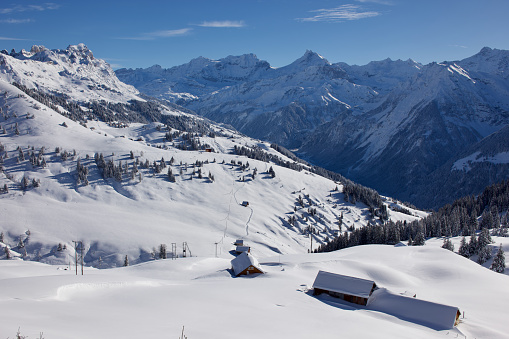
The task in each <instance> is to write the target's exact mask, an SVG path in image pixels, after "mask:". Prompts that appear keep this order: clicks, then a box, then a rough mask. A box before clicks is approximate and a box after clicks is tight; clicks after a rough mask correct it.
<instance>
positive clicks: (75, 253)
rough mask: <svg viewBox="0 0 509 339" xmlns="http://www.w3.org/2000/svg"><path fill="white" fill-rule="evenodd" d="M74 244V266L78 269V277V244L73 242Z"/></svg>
mask: <svg viewBox="0 0 509 339" xmlns="http://www.w3.org/2000/svg"><path fill="white" fill-rule="evenodd" d="M72 242H73V243H74V266H75V267H76V275H78V242H77V241H75V240H73V241H72Z"/></svg>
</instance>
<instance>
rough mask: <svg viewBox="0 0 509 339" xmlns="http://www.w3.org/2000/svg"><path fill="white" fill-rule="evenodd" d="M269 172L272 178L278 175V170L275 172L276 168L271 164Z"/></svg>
mask: <svg viewBox="0 0 509 339" xmlns="http://www.w3.org/2000/svg"><path fill="white" fill-rule="evenodd" d="M268 173H269V174H270V176H271V178H275V177H276V172H274V169H273V168H272V166H270V168H269V172H268Z"/></svg>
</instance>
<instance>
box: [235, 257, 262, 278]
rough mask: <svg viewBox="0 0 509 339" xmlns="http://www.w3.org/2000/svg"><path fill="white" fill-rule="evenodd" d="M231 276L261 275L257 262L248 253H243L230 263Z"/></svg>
mask: <svg viewBox="0 0 509 339" xmlns="http://www.w3.org/2000/svg"><path fill="white" fill-rule="evenodd" d="M231 264H232V271H233V274H234V275H235V276H236V277H238V276H239V275H249V274H254V273H263V270H262V268H261V267H260V264H259V263H258V260H256V258H255V257H253V256H252V255H251V254H249V253H248V252H243V253H242V254H240V255H239V256H238V257H236V258H235V259H233V260H232V261H231Z"/></svg>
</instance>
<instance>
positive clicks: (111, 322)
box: [0, 245, 509, 338]
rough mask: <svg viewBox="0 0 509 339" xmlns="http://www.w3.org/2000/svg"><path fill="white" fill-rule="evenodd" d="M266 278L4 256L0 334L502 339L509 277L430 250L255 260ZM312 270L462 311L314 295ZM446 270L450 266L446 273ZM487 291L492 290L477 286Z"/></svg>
mask: <svg viewBox="0 0 509 339" xmlns="http://www.w3.org/2000/svg"><path fill="white" fill-rule="evenodd" d="M259 259H260V263H261V265H262V268H263V269H264V271H265V272H266V274H264V275H253V276H250V277H241V278H232V276H231V274H230V272H229V271H228V269H229V268H230V262H229V260H228V259H221V258H204V257H200V258H185V259H184V258H180V259H177V260H168V259H167V260H159V261H154V262H148V263H142V264H139V265H135V266H130V267H127V268H116V269H107V270H96V269H93V268H86V270H85V275H84V276H80V275H79V276H75V275H74V271H65V270H61V269H59V268H62V267H61V266H47V265H44V264H40V263H33V262H24V261H19V260H11V261H0V266H1V267H2V268H1V270H0V272H1V273H0V299H1V300H2V304H3V305H4V307H2V308H1V310H0V317H1V318H2V319H3V323H4V324H8V326H2V328H1V329H0V337H7V336H12V335H13V334H14V333H15V332H16V330H17V328H18V327H20V328H21V332H22V334H23V335H28V336H29V337H36V336H38V335H39V333H40V332H44V337H45V338H68V337H69V336H70V335H71V336H72V337H73V338H90V337H104V336H112V337H122V338H139V337H146V336H152V337H172V336H175V337H176V336H178V335H179V334H180V333H181V330H182V326H185V334H186V335H187V336H188V337H189V338H200V337H222V338H235V337H238V336H239V334H240V333H241V334H242V336H244V337H247V338H259V337H295V338H304V337H309V336H318V337H324V338H330V337H336V336H337V335H341V336H344V337H347V338H354V337H355V338H373V336H376V337H378V338H455V337H456V335H458V337H459V338H465V337H467V338H471V337H477V338H505V336H506V333H507V331H508V330H509V328H508V327H507V324H506V323H505V322H504V314H505V313H504V307H505V306H504V305H507V303H508V302H509V296H508V295H507V293H505V285H506V284H507V279H508V278H507V276H505V275H501V274H496V273H494V272H491V271H489V270H486V269H485V268H483V267H481V266H479V265H477V264H475V263H473V262H472V261H470V260H467V259H465V258H462V257H460V256H458V255H455V254H453V253H451V252H449V251H446V250H443V249H439V248H436V247H432V246H431V247H427V246H425V247H420V248H416V247H400V248H396V247H392V246H386V245H368V246H359V247H354V248H349V249H344V250H341V251H337V252H332V253H323V254H301V255H282V256H275V257H266V258H259ZM318 270H327V271H331V272H336V273H340V274H349V275H353V276H357V277H361V278H366V279H374V280H375V281H376V282H377V284H378V285H379V286H381V287H385V288H388V289H389V290H391V291H393V292H394V293H403V292H405V291H409V290H411V291H412V292H413V293H416V294H417V297H418V298H421V299H425V300H430V301H434V302H440V303H444V304H447V305H451V306H457V307H459V308H460V310H461V311H462V312H463V311H465V318H464V319H462V323H460V325H459V326H458V327H457V328H456V329H451V330H444V331H435V330H433V329H430V328H428V327H426V326H423V325H421V324H419V323H416V322H407V321H404V320H401V319H399V318H396V317H394V316H391V315H390V314H385V313H380V312H376V311H372V310H369V308H366V307H363V306H357V305H354V304H349V303H346V302H342V301H340V300H337V299H334V298H331V297H326V296H320V297H315V296H313V295H312V294H311V292H310V291H309V288H310V287H311V286H312V283H313V281H314V278H315V277H316V274H317V272H318ZM444 272H452V273H450V274H443V273H444ZM481 286H489V288H480V287H481Z"/></svg>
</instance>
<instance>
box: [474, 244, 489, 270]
mask: <svg viewBox="0 0 509 339" xmlns="http://www.w3.org/2000/svg"><path fill="white" fill-rule="evenodd" d="M490 258H491V248H490V246H484V247H483V248H481V249H480V250H479V256H478V257H477V263H478V264H480V265H482V264H484V263H485V262H486V261H488V259H490Z"/></svg>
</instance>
